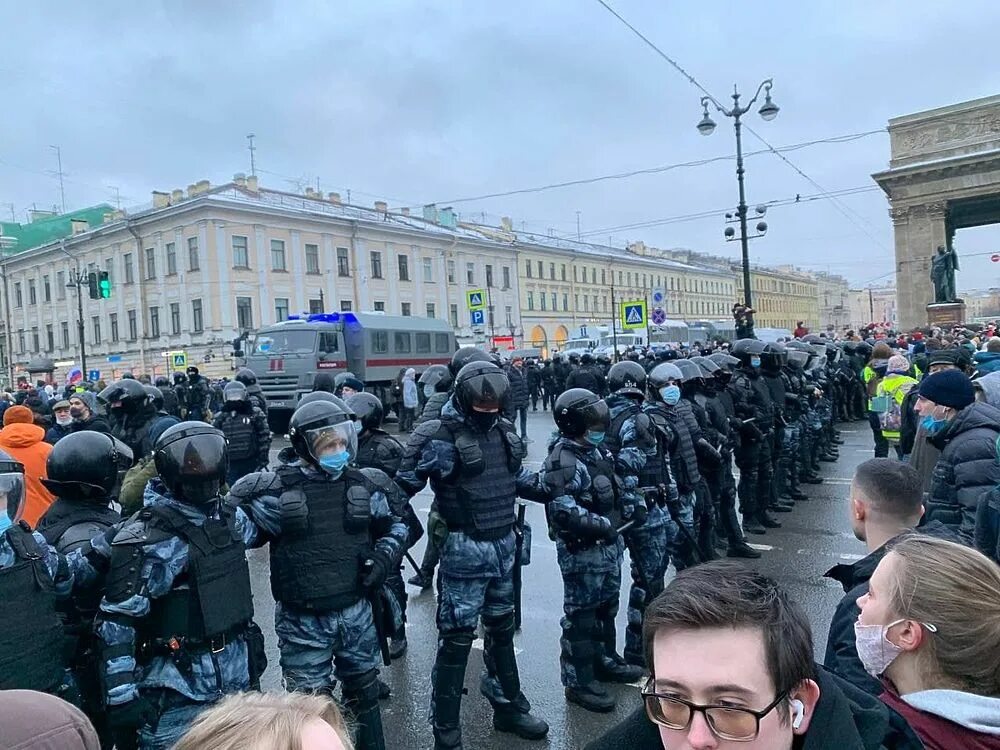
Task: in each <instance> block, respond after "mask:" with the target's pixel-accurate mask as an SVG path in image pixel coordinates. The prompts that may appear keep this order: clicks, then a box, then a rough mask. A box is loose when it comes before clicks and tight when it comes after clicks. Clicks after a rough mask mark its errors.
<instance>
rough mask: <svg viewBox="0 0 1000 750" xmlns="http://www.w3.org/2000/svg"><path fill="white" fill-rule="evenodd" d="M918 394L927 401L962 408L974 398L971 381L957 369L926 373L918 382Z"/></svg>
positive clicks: (974, 392) (974, 393)
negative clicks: (931, 373)
mask: <svg viewBox="0 0 1000 750" xmlns="http://www.w3.org/2000/svg"><path fill="white" fill-rule="evenodd" d="M919 393H920V395H921V396H923V397H924V398H925V399H927V400H928V401H933V402H934V403H935V404H939V405H941V406H950V407H951V408H952V409H964V408H965V407H966V406H968V405H969V404H971V403H972V402H973V401H975V400H976V391H975V389H974V388H973V387H972V381H971V380H969V378H968V377H967V376H966V375H965V374H964V373H962V372H960V371H959V370H944V371H942V372H936V373H934V374H933V375H928V376H927V377H926V378H924V379H923V381H922V382H921V383H920V391H919Z"/></svg>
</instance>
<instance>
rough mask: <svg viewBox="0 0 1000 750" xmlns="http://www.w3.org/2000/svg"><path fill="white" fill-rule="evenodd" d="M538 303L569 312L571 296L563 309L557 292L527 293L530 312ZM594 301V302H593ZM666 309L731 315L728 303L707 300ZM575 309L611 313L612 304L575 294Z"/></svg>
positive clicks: (672, 303) (672, 302) (675, 302)
mask: <svg viewBox="0 0 1000 750" xmlns="http://www.w3.org/2000/svg"><path fill="white" fill-rule="evenodd" d="M536 299H537V301H538V310H540V311H542V312H545V311H549V310H551V311H552V312H559V311H560V310H561V311H562V312H569V311H570V309H569V295H568V294H563V295H562V307H561V308H560V307H559V299H560V298H559V295H558V294H556V293H555V292H551V293H549V294H548V295H546V293H545V292H538V293H537V295H536V293H535V292H528V293H527V308H528V310H535V301H536ZM581 299H582V300H583V307H581V306H580V300H581ZM592 300H593V301H592ZM664 308H665V310H666V312H667V313H668V314H669V313H675V314H683V315H713V316H728V315H729V314H730V309H729V308H728V307H727V303H726V302H715V301H706V300H677V299H668V300H666V302H665V305H664ZM573 309H574V310H576V311H577V312H601V311H602V309H603V312H606V313H609V312H611V302H610V300H609V299H608V297H607V296H598V295H596V294H595V295H593V296H592V297H591V296H588V295H586V294H584V295H580V294H574V295H573Z"/></svg>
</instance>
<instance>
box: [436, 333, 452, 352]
mask: <svg viewBox="0 0 1000 750" xmlns="http://www.w3.org/2000/svg"><path fill="white" fill-rule="evenodd" d="M434 344H435V345H434V348H435V349H436V350H437V352H438V354H447V353H448V352H449V351H451V341H450V340H449V337H448V334H447V333H435V334H434Z"/></svg>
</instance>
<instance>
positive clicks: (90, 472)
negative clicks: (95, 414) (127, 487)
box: [41, 430, 132, 505]
mask: <svg viewBox="0 0 1000 750" xmlns="http://www.w3.org/2000/svg"><path fill="white" fill-rule="evenodd" d="M131 468H132V449H131V448H129V447H128V446H127V445H125V443H123V442H122V441H121V440H118V439H117V438H114V437H112V436H111V435H108V434H106V433H103V432H92V431H90V430H86V431H84V432H74V433H71V434H69V435H66V436H65V437H63V438H61V439H60V440H59V441H58V442H57V443H56V444H55V445H54V446H52V452H51V453H49V457H48V459H46V462H45V473H46V476H45V477H43V478H42V480H41V481H42V484H43V485H45V488H46V489H47V490H48V491H49V492H51V493H52V494H53V495H55V496H56V497H62V498H65V499H67V500H92V501H96V502H98V503H100V504H101V505H106V504H107V501H108V498H109V497H113V496H114V495H115V494H117V493H116V489H117V487H118V486H119V483H120V481H121V479H122V478H123V477H124V476H125V472H127V471H128V470H129V469H131Z"/></svg>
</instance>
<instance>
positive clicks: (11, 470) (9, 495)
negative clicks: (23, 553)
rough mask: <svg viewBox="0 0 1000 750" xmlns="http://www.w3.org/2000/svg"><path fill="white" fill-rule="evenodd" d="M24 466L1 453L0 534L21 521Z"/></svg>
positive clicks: (23, 498) (23, 495) (23, 494)
mask: <svg viewBox="0 0 1000 750" xmlns="http://www.w3.org/2000/svg"><path fill="white" fill-rule="evenodd" d="M24 500H25V493H24V466H23V465H21V463H20V462H19V461H16V460H14V458H13V457H11V456H10V455H9V454H7V453H4V452H3V451H0V509H3V510H6V514H5V515H0V532H3V531H4V529H6V528H7V527H8V526H10V525H11V524H13V523H14V522H15V521H19V520H20V519H21V514H22V513H23V512H24Z"/></svg>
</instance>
